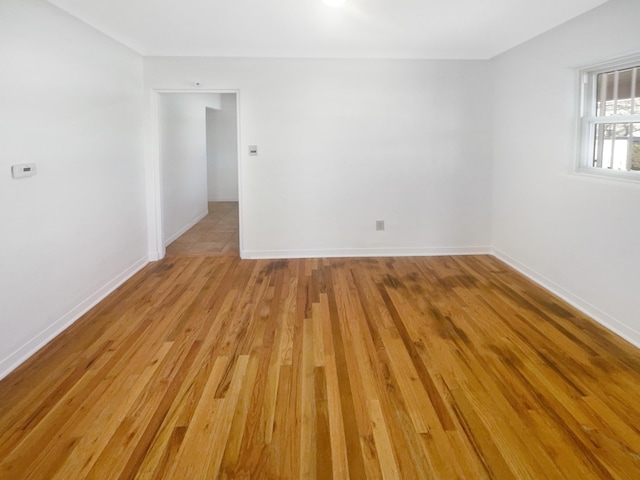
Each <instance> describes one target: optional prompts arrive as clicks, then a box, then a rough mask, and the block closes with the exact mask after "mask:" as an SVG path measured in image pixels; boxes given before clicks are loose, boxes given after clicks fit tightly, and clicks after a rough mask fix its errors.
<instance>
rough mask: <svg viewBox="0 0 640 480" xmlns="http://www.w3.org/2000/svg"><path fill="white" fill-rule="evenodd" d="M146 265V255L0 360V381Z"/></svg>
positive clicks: (147, 261)
mask: <svg viewBox="0 0 640 480" xmlns="http://www.w3.org/2000/svg"><path fill="white" fill-rule="evenodd" d="M148 263H149V260H148V258H147V256H146V255H145V256H144V257H143V258H140V259H139V260H137V261H136V262H134V263H133V265H131V266H130V267H128V268H126V269H125V270H124V271H123V272H122V273H120V274H118V275H116V276H115V277H114V278H113V279H112V280H110V281H109V282H107V283H106V284H105V285H104V286H103V287H102V288H100V289H98V290H97V291H96V292H94V293H93V294H91V295H89V296H88V297H87V298H86V299H85V300H84V301H82V302H80V304H78V305H77V306H75V307H74V308H72V309H71V310H70V311H69V312H68V313H66V314H65V315H63V316H62V317H61V318H59V319H58V320H56V321H55V322H53V323H52V324H51V325H49V327H47V328H46V329H45V330H43V331H42V332H40V333H39V334H38V335H36V336H35V337H33V338H32V339H31V340H29V341H28V342H26V343H25V344H23V345H22V346H20V347H18V348H17V349H16V350H15V351H14V352H13V353H11V354H9V355H8V356H7V357H5V358H3V359H2V360H0V380H2V379H3V378H4V377H6V376H7V375H9V374H10V373H11V372H12V371H14V370H15V369H16V368H18V367H19V366H20V365H22V363H24V362H25V361H27V360H28V359H29V358H30V357H32V356H33V355H35V354H36V352H38V350H40V349H41V348H42V347H44V346H45V345H46V344H47V343H49V342H50V341H51V340H53V339H54V338H55V337H57V336H58V335H60V334H61V333H62V332H63V331H64V330H66V329H67V328H69V327H70V326H71V325H72V324H73V323H75V322H76V321H77V320H79V319H80V318H81V317H82V316H83V315H84V314H85V313H87V312H88V311H89V310H91V309H92V308H93V307H95V306H96V305H97V304H98V303H100V302H101V301H102V300H104V299H105V298H106V297H107V296H108V295H110V294H111V293H112V292H113V291H114V290H115V289H116V288H118V287H119V286H121V285H122V284H123V283H125V282H126V281H127V280H129V279H130V278H131V277H133V276H134V275H135V274H136V273H138V272H139V271H140V270H142V268H143V267H145V266H146V265H147V264H148Z"/></svg>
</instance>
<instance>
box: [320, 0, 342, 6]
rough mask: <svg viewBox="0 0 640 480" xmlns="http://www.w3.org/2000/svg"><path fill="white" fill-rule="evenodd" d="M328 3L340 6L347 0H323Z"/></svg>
mask: <svg viewBox="0 0 640 480" xmlns="http://www.w3.org/2000/svg"><path fill="white" fill-rule="evenodd" d="M322 1H323V2H324V3H325V4H326V5H329V6H330V7H339V6H340V5H342V4H343V3H344V2H346V0H322Z"/></svg>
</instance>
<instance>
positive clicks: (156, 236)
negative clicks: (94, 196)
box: [145, 88, 244, 261]
mask: <svg viewBox="0 0 640 480" xmlns="http://www.w3.org/2000/svg"><path fill="white" fill-rule="evenodd" d="M147 93H148V96H147V102H148V103H147V108H148V116H147V118H146V119H145V123H146V125H147V131H146V143H147V145H146V149H145V160H146V166H147V179H146V187H147V188H146V191H147V235H148V242H147V243H148V250H149V253H148V256H149V261H156V260H161V259H163V258H164V256H165V254H166V249H165V247H166V245H168V244H169V243H171V241H173V240H175V238H173V240H168V241H167V242H165V241H164V226H163V225H164V205H163V204H162V165H161V162H160V148H159V144H160V122H159V117H158V113H159V108H158V103H159V95H160V94H162V93H196V94H202V93H221V94H222V93H233V94H235V96H236V119H237V137H238V138H237V140H238V149H237V150H238V217H239V231H238V234H239V238H240V245H239V247H240V254H241V256H242V252H243V248H242V245H243V238H244V234H243V231H244V228H243V218H244V215H243V203H244V202H243V201H242V155H241V151H242V150H241V145H242V142H241V136H242V129H241V128H240V125H241V122H240V115H241V109H240V89H231V88H227V89H201V88H197V89H196V88H193V89H158V88H150V89H149V90H148V92H147ZM176 238H177V237H176Z"/></svg>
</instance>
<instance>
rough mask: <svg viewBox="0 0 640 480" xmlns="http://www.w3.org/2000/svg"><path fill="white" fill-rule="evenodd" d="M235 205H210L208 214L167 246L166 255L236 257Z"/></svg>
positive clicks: (236, 220)
mask: <svg viewBox="0 0 640 480" xmlns="http://www.w3.org/2000/svg"><path fill="white" fill-rule="evenodd" d="M239 244H240V238H239V224H238V202H209V214H208V215H207V216H206V217H204V218H203V219H202V220H200V221H199V222H198V223H197V224H196V225H194V226H193V227H192V228H190V229H189V230H188V231H187V232H186V233H184V234H183V235H181V236H180V237H178V238H177V239H176V240H175V241H174V242H173V243H171V244H170V245H168V246H167V256H168V257H176V256H219V255H232V256H238V255H239V253H240V249H239Z"/></svg>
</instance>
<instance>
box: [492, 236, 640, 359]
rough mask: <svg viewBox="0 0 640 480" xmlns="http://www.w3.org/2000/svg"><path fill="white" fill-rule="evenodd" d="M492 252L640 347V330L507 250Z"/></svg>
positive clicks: (530, 278) (538, 283)
mask: <svg viewBox="0 0 640 480" xmlns="http://www.w3.org/2000/svg"><path fill="white" fill-rule="evenodd" d="M492 254H493V256H494V257H496V258H497V259H498V260H501V261H502V262H504V263H506V264H507V265H509V266H510V267H511V268H513V269H514V270H516V271H518V272H519V273H521V274H522V275H524V276H525V277H527V278H528V279H529V280H531V281H533V282H535V283H536V284H537V285H539V286H541V287H542V288H544V289H546V290H548V291H549V292H551V293H552V294H554V295H556V296H557V297H559V298H561V299H562V300H564V301H565V302H567V303H568V304H569V305H571V306H573V307H575V308H577V309H578V310H580V311H581V312H582V313H584V314H585V315H587V316H588V317H589V318H591V319H593V320H595V321H596V322H597V323H599V324H600V325H602V326H603V327H605V328H606V329H607V330H609V331H611V332H613V333H615V334H616V335H618V336H620V337H622V338H623V339H625V340H626V341H627V342H629V343H631V344H632V345H634V346H635V347H637V348H640V332H637V331H635V330H634V329H633V328H631V327H629V326H628V325H625V324H624V323H622V322H620V321H619V320H616V319H615V318H614V317H612V316H611V315H609V314H607V313H605V312H603V311H602V310H600V309H599V308H598V307H596V306H594V305H592V304H591V303H589V302H588V301H586V300H584V299H583V298H581V297H579V296H578V295H575V294H574V293H573V292H571V291H570V290H568V289H566V288H564V287H563V286H561V285H559V284H557V283H555V282H554V281H553V280H550V279H548V278H547V277H545V276H544V275H542V274H540V273H538V272H537V271H535V270H534V269H532V268H530V267H528V266H527V265H525V264H523V263H521V262H519V261H518V260H516V259H514V258H512V257H510V256H509V255H508V254H506V253H505V252H503V251H501V250H499V249H497V248H494V249H493V253H492Z"/></svg>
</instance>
